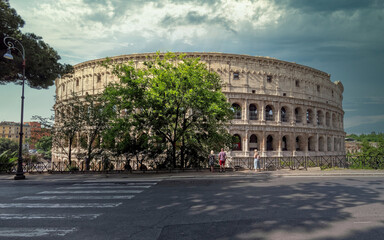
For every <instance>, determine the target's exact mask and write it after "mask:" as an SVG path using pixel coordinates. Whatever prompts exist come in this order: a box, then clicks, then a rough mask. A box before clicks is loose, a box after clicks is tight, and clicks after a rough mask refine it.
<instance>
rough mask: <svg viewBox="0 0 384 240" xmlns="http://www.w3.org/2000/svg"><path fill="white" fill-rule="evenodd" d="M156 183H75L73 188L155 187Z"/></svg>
mask: <svg viewBox="0 0 384 240" xmlns="http://www.w3.org/2000/svg"><path fill="white" fill-rule="evenodd" d="M156 184H157V182H155V183H152V182H142V183H138V182H134V183H131V182H130V183H125V182H116V183H113V182H110V183H107V182H99V183H75V184H73V185H74V186H116V185H118V186H120V185H123V186H141V185H156Z"/></svg>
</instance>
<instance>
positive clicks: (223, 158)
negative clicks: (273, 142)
mask: <svg viewBox="0 0 384 240" xmlns="http://www.w3.org/2000/svg"><path fill="white" fill-rule="evenodd" d="M218 158H219V165H220V172H225V161H226V160H227V154H226V153H225V152H224V149H223V148H222V149H221V151H220V153H219V155H218ZM208 159H209V166H210V167H211V172H214V166H215V162H216V155H215V153H214V151H213V150H212V151H211V154H209V156H208ZM253 159H254V160H253V164H254V170H255V172H256V171H258V172H260V171H261V169H260V154H259V152H258V151H257V149H255V151H254V154H253Z"/></svg>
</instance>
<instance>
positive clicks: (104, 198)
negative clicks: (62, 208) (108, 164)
mask: <svg viewBox="0 0 384 240" xmlns="http://www.w3.org/2000/svg"><path fill="white" fill-rule="evenodd" d="M133 197H134V195H121V196H84V195H77V196H24V197H19V198H16V199H15V200H72V199H74V200H112V199H131V198H133Z"/></svg>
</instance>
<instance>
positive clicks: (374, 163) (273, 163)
mask: <svg viewBox="0 0 384 240" xmlns="http://www.w3.org/2000/svg"><path fill="white" fill-rule="evenodd" d="M260 160H261V161H260V163H261V168H262V169H264V170H277V169H292V170H294V169H299V168H304V169H307V168H309V167H320V168H334V167H339V168H352V169H384V157H364V158H363V157H349V156H343V155H335V156H296V157H262V158H261V159H260ZM253 162H254V159H253V158H233V159H232V160H231V161H230V167H232V168H243V169H253V168H254V167H253V166H254V164H253Z"/></svg>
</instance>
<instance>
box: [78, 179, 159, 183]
mask: <svg viewBox="0 0 384 240" xmlns="http://www.w3.org/2000/svg"><path fill="white" fill-rule="evenodd" d="M160 181H161V179H105V180H87V181H84V182H85V183H111V182H116V183H135V182H153V183H158V182H160Z"/></svg>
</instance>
